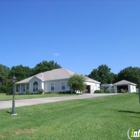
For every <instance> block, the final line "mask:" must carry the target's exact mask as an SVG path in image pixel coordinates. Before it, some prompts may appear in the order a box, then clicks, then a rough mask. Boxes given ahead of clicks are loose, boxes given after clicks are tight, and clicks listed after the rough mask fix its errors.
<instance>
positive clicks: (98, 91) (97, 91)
mask: <svg viewBox="0 0 140 140" xmlns="http://www.w3.org/2000/svg"><path fill="white" fill-rule="evenodd" d="M94 93H104V90H103V89H100V90H95V91H94Z"/></svg>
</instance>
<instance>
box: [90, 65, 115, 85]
mask: <svg viewBox="0 0 140 140" xmlns="http://www.w3.org/2000/svg"><path fill="white" fill-rule="evenodd" d="M88 77H90V78H92V79H95V80H97V81H100V82H101V83H102V84H110V83H113V82H114V81H115V77H116V76H115V74H114V73H112V72H111V69H110V68H109V67H108V66H107V65H100V66H99V67H98V68H97V69H93V71H91V73H90V74H89V75H88Z"/></svg>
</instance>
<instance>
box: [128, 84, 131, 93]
mask: <svg viewBox="0 0 140 140" xmlns="http://www.w3.org/2000/svg"><path fill="white" fill-rule="evenodd" d="M128 93H131V87H130V85H128Z"/></svg>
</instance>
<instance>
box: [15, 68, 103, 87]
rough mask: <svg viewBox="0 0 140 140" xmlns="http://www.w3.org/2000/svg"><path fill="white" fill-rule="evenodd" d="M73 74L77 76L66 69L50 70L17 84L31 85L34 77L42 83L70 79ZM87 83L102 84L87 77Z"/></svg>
mask: <svg viewBox="0 0 140 140" xmlns="http://www.w3.org/2000/svg"><path fill="white" fill-rule="evenodd" d="M73 74H76V73H74V72H72V71H70V70H67V69H64V68H59V69H54V70H50V71H46V72H43V73H39V74H36V75H34V76H31V77H29V78H26V79H24V80H21V81H19V82H17V83H16V84H23V83H29V81H30V80H31V79H32V78H34V77H37V78H38V79H40V80H41V81H52V80H60V79H68V78H70V77H71V76H72V75H73ZM86 81H89V82H95V83H100V82H98V81H95V80H93V79H91V78H88V77H86Z"/></svg>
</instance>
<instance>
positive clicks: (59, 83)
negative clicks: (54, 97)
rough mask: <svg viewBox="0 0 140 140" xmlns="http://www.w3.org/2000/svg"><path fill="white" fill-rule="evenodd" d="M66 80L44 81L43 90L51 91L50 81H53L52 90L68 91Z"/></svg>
mask: <svg viewBox="0 0 140 140" xmlns="http://www.w3.org/2000/svg"><path fill="white" fill-rule="evenodd" d="M62 82H65V90H62ZM67 82H68V80H55V81H47V82H45V92H53V91H51V83H54V92H61V91H69V90H70V88H69V87H68V85H67Z"/></svg>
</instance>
